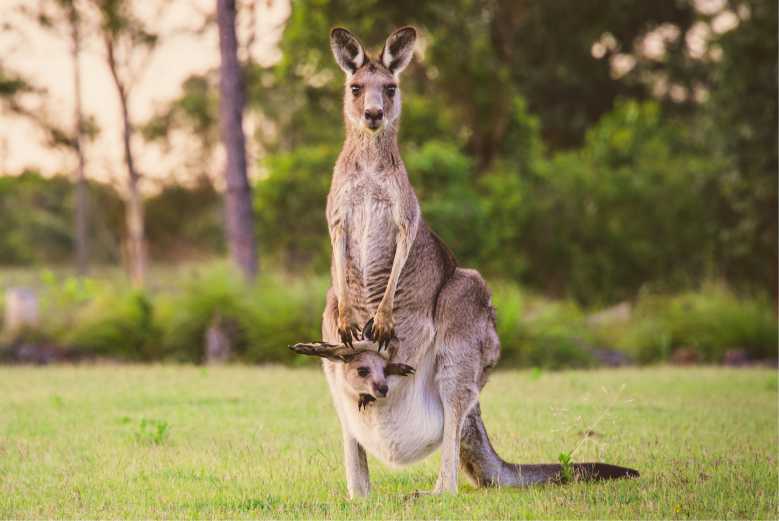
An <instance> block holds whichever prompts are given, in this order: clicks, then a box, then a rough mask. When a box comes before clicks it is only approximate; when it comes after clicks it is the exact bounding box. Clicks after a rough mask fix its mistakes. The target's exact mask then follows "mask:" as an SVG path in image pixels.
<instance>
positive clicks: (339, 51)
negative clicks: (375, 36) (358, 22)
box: [330, 27, 365, 75]
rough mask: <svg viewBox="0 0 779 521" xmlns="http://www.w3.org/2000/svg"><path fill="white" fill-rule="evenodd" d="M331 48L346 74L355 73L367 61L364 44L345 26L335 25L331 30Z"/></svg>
mask: <svg viewBox="0 0 779 521" xmlns="http://www.w3.org/2000/svg"><path fill="white" fill-rule="evenodd" d="M330 48H331V49H332V50H333V56H335V61H336V62H337V63H338V65H339V66H340V67H341V68H342V69H343V71H344V72H345V73H346V74H349V75H352V74H354V73H355V72H357V69H359V68H360V67H362V66H363V64H364V63H365V51H364V50H363V48H362V44H361V43H360V42H359V40H357V38H355V36H354V35H353V34H352V33H350V32H349V31H347V30H346V29H344V28H343V27H335V28H333V30H332V31H330Z"/></svg>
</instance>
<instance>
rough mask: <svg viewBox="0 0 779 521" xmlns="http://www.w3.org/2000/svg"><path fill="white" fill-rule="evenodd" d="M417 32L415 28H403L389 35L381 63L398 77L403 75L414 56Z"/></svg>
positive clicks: (382, 52)
mask: <svg viewBox="0 0 779 521" xmlns="http://www.w3.org/2000/svg"><path fill="white" fill-rule="evenodd" d="M416 41H417V30H416V29H414V28H413V27H401V28H400V29H397V30H396V31H394V32H393V33H392V34H390V35H389V37H388V38H387V41H386V42H385V43H384V48H383V49H382V50H381V55H380V59H381V63H383V64H384V66H385V67H386V68H388V69H389V70H390V71H391V72H392V73H393V74H395V75H396V76H397V75H398V74H400V73H401V71H402V70H403V69H405V68H406V65H408V64H409V62H410V61H411V57H412V56H413V55H414V42H416Z"/></svg>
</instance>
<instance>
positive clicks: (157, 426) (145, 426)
mask: <svg viewBox="0 0 779 521" xmlns="http://www.w3.org/2000/svg"><path fill="white" fill-rule="evenodd" d="M169 431H170V426H169V425H168V422H166V421H165V420H154V419H149V418H141V420H140V422H138V430H136V431H135V441H137V442H138V443H142V444H144V445H162V444H163V443H164V442H165V440H166V439H167V437H168V432H169Z"/></svg>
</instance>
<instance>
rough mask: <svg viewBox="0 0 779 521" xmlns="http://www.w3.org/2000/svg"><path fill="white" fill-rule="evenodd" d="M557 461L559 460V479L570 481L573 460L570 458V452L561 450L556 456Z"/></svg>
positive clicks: (571, 479) (564, 481) (565, 481)
mask: <svg viewBox="0 0 779 521" xmlns="http://www.w3.org/2000/svg"><path fill="white" fill-rule="evenodd" d="M557 461H559V462H560V479H561V480H562V482H563V483H570V482H571V481H573V461H572V459H571V453H570V452H561V453H560V455H559V456H558V457H557Z"/></svg>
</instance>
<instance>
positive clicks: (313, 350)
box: [289, 342, 361, 363]
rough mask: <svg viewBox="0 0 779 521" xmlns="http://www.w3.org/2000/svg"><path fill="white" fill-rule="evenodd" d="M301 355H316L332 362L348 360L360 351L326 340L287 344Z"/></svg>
mask: <svg viewBox="0 0 779 521" xmlns="http://www.w3.org/2000/svg"><path fill="white" fill-rule="evenodd" d="M289 348H290V349H292V350H293V351H295V352H296V353H298V354H301V355H309V356H318V357H321V358H327V359H328V360H331V361H333V362H346V363H348V362H350V361H351V360H352V359H353V358H354V357H355V356H356V355H357V354H359V353H360V352H361V351H355V350H354V349H352V348H350V347H346V346H345V345H343V344H339V345H336V344H328V343H327V342H311V343H301V344H295V345H292V346H289Z"/></svg>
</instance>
